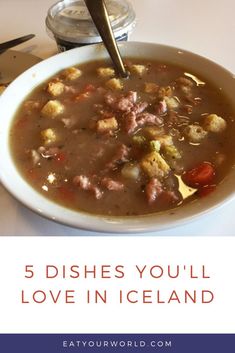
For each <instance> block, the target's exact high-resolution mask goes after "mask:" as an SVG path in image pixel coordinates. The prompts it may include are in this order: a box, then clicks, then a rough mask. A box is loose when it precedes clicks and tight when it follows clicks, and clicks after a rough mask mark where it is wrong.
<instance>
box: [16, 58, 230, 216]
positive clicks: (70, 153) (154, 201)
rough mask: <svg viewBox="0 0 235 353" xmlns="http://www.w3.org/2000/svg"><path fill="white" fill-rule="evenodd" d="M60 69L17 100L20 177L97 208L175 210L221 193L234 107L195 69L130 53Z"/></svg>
mask: <svg viewBox="0 0 235 353" xmlns="http://www.w3.org/2000/svg"><path fill="white" fill-rule="evenodd" d="M125 65H126V67H127V69H128V71H129V72H130V75H129V78H127V79H120V78H118V77H116V76H115V72H114V69H113V68H112V66H110V63H109V62H108V61H105V62H104V61H96V62H89V63H85V64H83V65H80V66H79V67H70V68H68V69H66V70H63V71H62V72H59V73H58V74H56V75H55V76H54V77H52V78H50V79H49V80H48V81H47V82H45V83H43V84H42V85H41V86H40V87H37V88H36V89H35V90H34V91H33V92H32V93H31V94H30V95H29V96H28V97H27V98H26V100H25V101H24V102H23V103H22V104H21V106H20V108H19V109H18V111H17V114H16V116H15V118H14V121H13V124H12V128H11V136H10V141H11V152H12V155H13V159H14V161H15V163H16V165H17V167H18V169H19V171H20V173H21V174H22V176H23V178H25V179H26V180H27V182H28V183H30V184H31V186H32V187H33V188H35V189H36V190H37V191H38V192H40V193H42V194H43V195H44V196H45V197H48V198H50V199H51V200H53V201H54V202H56V203H59V204H62V205H63V206H65V207H68V208H71V209H75V210H78V211H84V212H88V213H93V214H103V215H114V216H123V215H126V216H128V215H142V214H150V213H154V212H160V211H164V210H170V209H173V208H175V207H179V206H180V205H182V204H184V203H187V202H191V201H193V200H196V199H197V198H201V197H205V196H207V195H209V194H210V193H211V192H215V191H216V188H217V186H218V184H219V183H220V182H221V181H222V180H223V178H224V177H225V175H226V173H228V171H229V169H230V168H231V165H232V164H233V160H234V153H233V150H234V143H233V134H234V121H233V112H232V110H231V108H230V105H229V104H228V102H227V100H226V98H225V97H224V96H223V93H222V92H221V91H220V90H219V89H217V88H215V87H214V86H213V85H211V84H210V83H209V82H207V81H206V80H204V78H202V77H197V75H195V73H191V72H188V71H187V70H186V69H184V68H181V67H178V66H174V65H172V64H168V63H160V62H154V61H153V62H151V61H146V60H137V59H134V58H130V59H128V60H126V62H125Z"/></svg>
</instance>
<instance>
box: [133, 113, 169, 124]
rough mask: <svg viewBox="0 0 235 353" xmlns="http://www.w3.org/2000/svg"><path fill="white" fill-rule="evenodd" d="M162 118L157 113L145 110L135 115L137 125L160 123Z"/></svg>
mask: <svg viewBox="0 0 235 353" xmlns="http://www.w3.org/2000/svg"><path fill="white" fill-rule="evenodd" d="M162 123H163V120H162V118H160V117H159V116H157V115H154V114H151V113H148V112H145V113H142V114H140V115H138V117H137V124H138V126H139V127H141V126H143V125H145V124H149V125H162Z"/></svg>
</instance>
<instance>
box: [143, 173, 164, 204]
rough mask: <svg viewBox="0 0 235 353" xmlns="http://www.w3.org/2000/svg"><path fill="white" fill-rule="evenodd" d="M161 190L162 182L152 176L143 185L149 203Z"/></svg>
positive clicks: (154, 199)
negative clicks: (144, 185)
mask: <svg viewBox="0 0 235 353" xmlns="http://www.w3.org/2000/svg"><path fill="white" fill-rule="evenodd" d="M162 192H163V187H162V183H161V182H160V181H159V180H158V179H157V178H152V179H151V180H150V181H149V182H148V184H147V185H146V187H145V194H146V197H147V200H148V203H149V204H151V203H153V202H154V201H156V199H157V198H158V196H159V195H161V194H162Z"/></svg>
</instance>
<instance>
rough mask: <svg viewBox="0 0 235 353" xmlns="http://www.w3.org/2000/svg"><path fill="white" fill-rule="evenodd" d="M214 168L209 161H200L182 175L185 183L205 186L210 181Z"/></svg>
mask: <svg viewBox="0 0 235 353" xmlns="http://www.w3.org/2000/svg"><path fill="white" fill-rule="evenodd" d="M214 176H215V169H214V167H213V166H212V164H211V163H209V162H202V163H201V164H199V165H198V166H197V167H195V168H193V169H190V170H188V171H187V172H185V173H184V174H183V175H182V179H183V181H184V182H185V184H187V185H189V186H192V187H199V186H205V185H208V184H210V183H211V182H212V180H213V179H214Z"/></svg>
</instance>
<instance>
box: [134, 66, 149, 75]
mask: <svg viewBox="0 0 235 353" xmlns="http://www.w3.org/2000/svg"><path fill="white" fill-rule="evenodd" d="M130 71H131V72H133V73H134V74H137V75H140V76H143V75H144V74H145V73H146V72H147V66H145V65H131V67H130Z"/></svg>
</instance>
